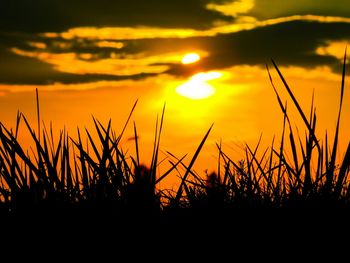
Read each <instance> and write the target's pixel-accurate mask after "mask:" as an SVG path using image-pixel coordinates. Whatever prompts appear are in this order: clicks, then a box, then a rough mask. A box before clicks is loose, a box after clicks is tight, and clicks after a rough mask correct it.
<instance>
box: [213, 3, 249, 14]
mask: <svg viewBox="0 0 350 263" xmlns="http://www.w3.org/2000/svg"><path fill="white" fill-rule="evenodd" d="M254 5H255V0H240V1H234V2H227V3H224V4H219V5H218V4H213V3H211V4H208V5H207V9H209V10H214V11H218V12H220V13H223V14H224V15H227V16H237V14H239V13H241V14H242V13H247V12H248V11H249V10H251V9H252V8H253V7H254Z"/></svg>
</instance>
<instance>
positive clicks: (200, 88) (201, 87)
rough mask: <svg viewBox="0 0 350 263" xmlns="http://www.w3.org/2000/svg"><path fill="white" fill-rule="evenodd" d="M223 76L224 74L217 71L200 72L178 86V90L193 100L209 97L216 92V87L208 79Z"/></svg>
mask: <svg viewBox="0 0 350 263" xmlns="http://www.w3.org/2000/svg"><path fill="white" fill-rule="evenodd" d="M221 76H222V74H221V73H220V72H217V71H212V72H201V73H198V74H196V75H194V76H192V77H191V79H190V80H189V81H187V82H186V83H184V84H182V85H180V86H178V87H177V88H176V92H177V93H178V94H180V95H181V96H184V97H187V98H190V99H193V100H200V99H205V98H208V97H210V96H212V95H213V94H214V93H215V88H214V87H213V86H212V85H211V84H209V83H208V81H210V80H214V79H218V78H220V77H221Z"/></svg>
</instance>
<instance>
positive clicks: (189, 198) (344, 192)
mask: <svg viewBox="0 0 350 263" xmlns="http://www.w3.org/2000/svg"><path fill="white" fill-rule="evenodd" d="M272 64H273V67H274V69H275V70H276V71H277V73H278V75H279V77H280V79H281V80H282V83H283V85H284V88H285V89H286V91H287V93H288V95H289V96H290V98H291V100H292V102H293V106H294V107H295V108H296V109H297V111H298V113H299V116H300V117H301V119H302V121H303V123H304V125H305V128H306V134H305V136H300V135H299V133H297V132H296V131H295V130H294V129H293V128H292V127H293V126H292V121H293V120H291V118H290V115H289V114H288V109H287V104H284V103H283V102H282V99H281V97H280V95H279V93H278V92H277V89H276V87H275V84H274V82H273V79H272V77H271V75H270V70H269V68H267V72H268V75H269V79H270V82H271V86H272V88H273V89H274V91H275V95H276V98H277V101H278V103H279V107H280V109H281V111H282V112H283V116H284V117H283V126H282V127H283V130H282V134H281V138H280V143H279V144H278V145H277V146H275V140H274V141H273V142H272V145H271V147H270V148H269V149H266V150H264V151H263V152H262V154H259V152H260V149H259V148H260V147H259V145H260V140H259V143H258V145H257V146H256V147H254V148H251V147H250V146H248V145H247V146H246V149H245V156H244V157H243V158H242V160H240V161H235V160H232V159H231V158H230V157H229V156H228V155H227V154H226V153H225V152H224V150H223V149H222V146H221V145H220V144H217V149H218V152H219V158H218V170H217V172H216V173H211V174H209V175H206V176H202V177H201V176H198V175H197V174H196V173H195V172H194V171H193V165H194V164H195V162H196V159H197V158H198V156H199V154H200V152H201V149H202V147H203V145H204V144H205V142H206V140H207V138H208V136H209V134H210V131H211V129H212V127H210V128H209V130H208V131H207V132H206V134H205V136H204V137H203V139H202V141H201V142H200V143H199V146H198V148H197V150H196V152H195V153H194V155H193V157H192V159H191V161H190V163H189V164H188V165H187V164H185V162H184V158H185V157H186V155H185V156H183V157H182V158H177V157H175V156H173V155H172V154H171V153H169V152H168V154H169V156H171V157H172V158H171V159H172V160H175V161H170V168H169V169H168V170H167V171H165V172H163V173H162V174H160V172H159V163H160V162H159V159H158V156H159V149H160V140H161V133H162V127H163V120H164V113H165V106H164V108H163V111H162V115H161V117H160V118H159V119H158V118H157V123H156V132H155V140H154V149H153V157H152V161H151V163H150V164H149V166H147V167H146V166H144V165H142V164H141V163H142V162H141V160H140V157H139V142H138V132H137V127H136V125H135V123H134V136H135V150H136V151H135V152H136V154H135V156H127V154H126V153H125V152H124V151H123V150H122V148H121V147H120V141H121V139H122V137H123V134H124V131H125V129H126V127H127V125H129V122H130V119H131V116H132V114H133V111H134V109H135V107H136V104H137V101H136V102H135V104H134V105H133V107H132V109H131V111H130V115H129V116H128V118H127V120H126V123H125V126H124V127H123V129H122V132H121V133H120V134H118V135H117V134H116V132H114V131H113V129H112V124H111V121H109V122H108V124H107V125H105V126H104V125H102V124H101V123H100V122H99V121H98V120H96V119H95V118H93V122H94V126H95V131H96V133H97V137H96V138H94V137H93V136H92V135H91V131H89V130H85V131H84V132H83V133H85V134H84V137H86V138H87V140H86V141H85V140H84V139H83V134H82V131H80V130H79V129H78V131H77V136H76V137H75V138H72V137H70V136H69V135H68V134H67V132H65V131H61V132H60V133H59V136H58V140H55V139H54V134H55V132H54V131H53V129H52V126H50V127H49V129H47V127H46V126H45V125H43V127H41V121H40V109H39V95H38V92H37V93H36V96H37V116H38V124H37V126H38V127H37V131H35V130H34V129H33V128H32V126H31V125H30V123H29V122H28V120H27V119H26V117H25V116H24V115H23V114H22V113H18V115H17V122H16V126H15V129H14V130H10V129H8V128H6V127H5V125H4V124H2V123H0V209H1V213H4V214H9V213H12V214H15V213H22V212H33V211H34V212H43V211H54V212H56V211H90V210H99V211H111V212H115V213H129V212H142V213H151V214H159V213H161V212H162V211H182V210H188V209H189V210H193V211H200V210H209V211H213V210H215V211H229V212H230V211H236V210H237V209H246V208H252V209H255V208H257V209H261V208H262V209H265V208H319V207H328V208H335V207H343V208H347V209H350V203H349V201H350V184H349V168H350V143H349V144H348V146H347V149H346V152H345V155H344V157H343V158H342V159H341V158H339V156H337V149H338V137H339V130H340V119H341V111H342V106H343V97H344V90H345V66H346V55H345V56H344V64H343V72H342V81H341V88H340V103H339V113H338V117H337V124H336V130H335V135H334V138H333V140H332V143H330V142H329V141H330V140H329V138H328V137H327V136H326V138H325V140H320V139H319V138H318V137H317V134H316V123H317V118H316V111H315V109H314V106H313V103H312V105H311V113H310V115H309V117H307V114H305V111H304V110H303V109H302V107H301V106H300V105H299V103H298V99H297V98H296V97H295V96H294V94H293V92H292V89H291V88H290V87H289V85H288V83H287V81H286V80H285V78H284V76H283V75H282V73H281V71H280V69H279V68H278V66H277V65H276V63H275V62H274V61H273V60H272ZM22 123H24V126H25V128H26V129H27V130H28V131H29V133H30V135H31V139H32V141H33V143H34V145H35V147H34V149H32V151H31V152H29V151H26V150H25V149H23V148H22V146H21V144H20V143H19V141H18V134H19V131H20V126H21V125H22ZM287 149H290V150H289V151H287ZM337 160H340V161H339V163H337ZM180 167H181V168H184V169H182V170H183V171H184V172H180V171H181V169H179V168H180ZM169 174H176V175H177V176H179V177H180V180H179V183H178V189H177V191H175V192H174V191H169V190H167V189H160V188H159V183H160V182H161V181H162V180H164V178H166V177H167V176H168V175H169Z"/></svg>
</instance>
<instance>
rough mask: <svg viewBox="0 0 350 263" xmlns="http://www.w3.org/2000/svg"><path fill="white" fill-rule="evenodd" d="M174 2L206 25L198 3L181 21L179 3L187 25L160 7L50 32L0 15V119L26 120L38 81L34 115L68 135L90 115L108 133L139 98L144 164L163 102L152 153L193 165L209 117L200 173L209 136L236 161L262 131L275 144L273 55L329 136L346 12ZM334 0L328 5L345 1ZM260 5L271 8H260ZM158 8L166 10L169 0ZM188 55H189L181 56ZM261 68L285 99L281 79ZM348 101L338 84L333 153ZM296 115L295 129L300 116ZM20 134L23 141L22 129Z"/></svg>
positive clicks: (211, 162) (213, 160)
mask: <svg viewBox="0 0 350 263" xmlns="http://www.w3.org/2000/svg"><path fill="white" fill-rule="evenodd" d="M36 1H38V2H40V1H41V0H36ZM133 1H134V2H138V0H133ZM180 2H181V4H182V5H184V6H186V5H189V6H188V8H189V9H188V10H192V9H190V7H191V8H194V9H193V10H197V9H198V10H202V11H203V12H204V13H205V14H209V15H210V16H212V20H211V21H206V19H207V18H206V17H205V16H204V15H203V16H202V13H200V14H199V13H198V14H196V12H194V11H193V13H191V12H192V11H191V12H190V11H188V12H189V13H188V17H187V16H186V15H187V13H186V12H187V11H186V12H184V14H183V18H184V19H183V21H187V22H186V23H187V24H186V25H185V24H180V22H179V25H170V24H169V23H170V22H171V21H170V20H169V21H170V22H169V21H168V20H167V17H166V15H167V14H166V13H165V14H164V17H162V16H161V14H159V21H156V22H154V21H153V20H152V19H151V18H150V17H152V16H150V17H148V16H147V15H145V16H144V17H142V18H143V19H144V20H142V21H141V22H138V24H132V23H131V22H130V23H131V24H128V23H127V22H128V21H127V20H125V21H121V20H120V21H119V20H118V21H117V20H116V21H114V20H113V19H114V18H113V17H112V18H111V20H108V21H107V20H106V21H105V22H104V18H103V17H102V18H101V17H100V16H98V14H96V24H93V23H92V24H91V23H90V21H85V20H84V17H83V16H82V18H81V19H82V20H81V21H78V20H77V21H70V22H69V21H68V20H67V22H66V24H62V25H60V26H59V27H58V25H56V24H52V25H51V24H48V25H51V26H52V27H48V28H39V26H38V25H35V23H34V22H33V25H32V26H31V27H29V26H30V25H28V28H25V27H23V25H22V24H20V23H19V22H18V24H16V23H15V22H13V23H14V24H11V23H7V24H8V25H9V26H8V28H6V25H7V24H6V23H5V24H4V23H3V25H2V26H0V34H1V35H2V36H4V39H5V40H4V41H3V42H1V43H0V70H1V72H3V74H2V75H1V76H0V120H1V122H3V123H4V124H5V125H7V126H10V127H13V126H14V124H15V120H16V112H17V110H20V111H21V112H23V113H24V114H25V115H26V116H28V117H29V119H30V120H31V122H32V123H33V125H34V124H35V123H36V115H35V88H38V89H39V93H40V107H41V113H42V120H43V121H44V122H45V123H46V124H47V125H48V124H49V123H50V121H52V122H53V124H54V127H55V128H56V130H57V131H58V130H59V129H62V128H63V127H66V128H67V129H68V131H69V133H70V135H71V136H72V137H73V138H74V137H75V136H76V128H77V127H80V128H84V127H87V128H88V129H93V121H92V118H91V116H92V115H93V116H95V117H96V118H97V119H99V120H101V121H102V122H103V123H107V121H108V120H109V118H111V119H112V122H113V126H114V129H115V130H116V131H117V132H120V131H121V129H122V127H123V124H124V122H125V120H126V118H127V116H128V113H129V111H130V110H131V108H132V105H133V104H134V102H135V101H136V100H137V99H138V100H139V102H138V105H137V108H136V110H135V112H134V114H133V117H132V121H135V122H136V125H137V128H138V132H139V135H140V144H141V158H142V160H143V162H144V163H146V164H147V163H149V162H150V157H151V152H152V149H153V140H154V133H155V123H156V117H157V114H158V115H160V114H161V111H162V107H163V105H164V103H166V111H165V121H164V129H163V136H162V139H161V151H162V154H161V156H160V159H163V158H168V156H167V155H166V154H165V153H166V151H169V152H171V153H173V154H175V155H176V156H178V157H182V156H183V155H184V154H186V153H188V154H189V157H188V159H187V160H186V161H187V162H189V160H190V157H191V156H192V155H193V154H194V152H195V150H196V147H197V146H198V144H199V143H200V141H201V139H202V138H203V136H204V134H205V133H206V131H207V130H208V128H209V127H210V125H211V124H212V123H214V128H213V130H212V133H211V134H210V136H209V138H208V141H207V143H206V145H205V147H204V149H203V151H202V152H201V155H200V158H199V160H198V162H197V164H196V166H195V168H196V170H197V171H198V172H199V173H203V171H205V170H206V169H208V170H209V171H211V170H215V169H216V167H217V149H216V146H215V144H216V143H218V142H220V141H222V144H223V149H224V151H226V152H228V153H229V154H230V156H232V158H233V159H240V158H244V152H243V151H242V149H241V146H244V144H245V143H247V144H249V145H251V146H253V147H254V146H255V144H256V143H257V142H258V140H259V137H260V135H261V134H263V139H262V148H261V149H262V150H263V149H265V148H266V147H268V146H269V145H270V143H271V141H272V138H273V136H274V135H276V136H277V141H279V140H280V137H279V135H280V132H281V129H282V121H283V116H282V113H281V111H280V109H279V106H278V102H277V100H276V97H275V95H274V92H273V89H272V87H271V85H270V83H269V78H268V74H267V70H266V68H265V63H269V61H270V58H271V57H272V58H274V59H275V60H276V62H277V64H278V65H279V66H280V69H281V71H282V72H283V74H284V76H285V77H286V79H287V81H288V83H289V84H290V86H291V87H292V89H293V92H295V95H296V97H297V98H298V100H299V102H300V103H301V105H302V106H303V108H304V109H305V111H306V112H307V113H308V112H309V107H310V103H311V96H312V92H313V90H314V92H315V105H316V108H317V116H318V135H319V136H320V138H323V137H324V135H325V131H326V130H327V131H328V132H329V133H330V134H332V132H333V131H334V128H335V122H336V116H337V111H338V105H339V93H340V84H341V74H340V72H341V64H342V58H343V54H344V49H345V47H346V45H348V44H349V43H350V42H349V40H350V32H349V30H348V29H349V24H350V17H348V16H347V15H345V14H344V12H343V11H342V9H341V8H335V7H332V6H330V5H329V4H327V1H320V2H319V3H318V6H317V4H315V3H314V2H312V1H306V2H305V5H303V6H302V5H296V4H293V3H294V2H293V3H292V1H287V2H288V3H289V4H288V9H286V7H285V6H282V5H280V4H278V3H274V4H273V3H272V2H276V1H272V0H266V1H261V2H259V3H258V1H254V0H239V1H234V0H232V1H227V2H226V3H224V4H223V3H222V1H215V0H212V1H210V0H207V1H204V2H205V3H206V5H204V6H203V5H202V4H199V2H198V3H197V1H193V2H191V4H189V3H186V1H180ZM262 2H264V3H266V5H264V4H263V3H262ZM270 2H271V3H270ZM335 2H336V3H335V6H337V4H341V3H342V1H340V0H339V1H335ZM268 3H270V7H272V8H270V9H269V8H267V7H268ZM65 4H67V5H69V3H68V1H63V2H62V5H65ZM96 5H97V3H96ZM150 5H153V2H152V1H151V2H150ZM160 5H161V6H160V7H159V8H160V9H161V8H163V7H164V8H165V9H164V10H167V9H166V5H165V4H164V6H162V5H163V4H160ZM169 5H170V4H169ZM192 5H193V6H192ZM6 8H8V9H9V10H10V8H11V7H9V6H8V7H6ZM111 8H112V7H111ZM196 8H197V9H196ZM91 10H93V9H91ZM91 10H86V12H90V11H91ZM136 11H137V10H136ZM136 11H135V12H136ZM202 11H201V12H202ZM91 12H92V11H91ZM96 12H97V11H96ZM130 12H131V11H130ZM145 12H146V11H145ZM147 12H150V14H151V13H152V12H156V11H154V8H153V9H150V10H148V11H147ZM173 12H176V10H175V9H174V10H173ZM204 13H203V14H204ZM0 14H1V13H0ZM171 14H172V13H171ZM171 14H168V15H171ZM62 15H64V14H62ZM191 15H193V17H192V16H191ZM197 16H198V17H197ZM196 17H197V18H198V21H202V20H203V21H202V22H203V24H202V25H203V26H200V25H198V24H196V23H195V20H194V21H192V20H191V19H192V18H193V19H195V18H196ZM185 18H186V19H187V20H186V19H185ZM3 19H5V18H3ZM8 19H9V18H8ZM99 19H101V21H102V22H101V21H100V20H99ZM106 19H107V18H106ZM115 19H117V18H115ZM140 19H141V18H140ZM162 19H163V20H162ZM188 19H190V20H188ZM204 20H205V21H206V22H205V21H204ZM6 21H7V20H6ZM8 21H10V20H8ZM48 21H49V20H48ZM57 21H58V20H57ZM98 21H99V22H98ZM70 23H71V24H70ZM101 23H102V24H101ZM205 23H207V24H205ZM56 26H57V28H56ZM12 27H13V28H12ZM188 54H192V56H190V57H187V59H186V55H188ZM269 66H270V69H271V72H272V74H273V79H274V81H275V83H276V85H277V87H278V90H279V91H280V92H281V96H282V98H283V100H287V99H288V97H287V94H286V93H285V91H284V89H283V85H282V83H281V82H280V80H279V78H278V76H277V74H276V73H275V71H274V70H273V68H272V66H271V65H270V64H269ZM1 72H0V73H1ZM347 87H348V85H347ZM288 105H289V106H288V107H289V110H290V113H291V116H296V115H295V109H294V107H293V105H292V103H291V101H290V100H289V102H288ZM349 105H350V92H348V90H347V89H346V90H345V100H344V106H345V107H344V111H343V122H342V125H341V130H342V133H341V137H340V140H341V147H340V154H343V152H342V151H344V150H345V147H346V146H347V145H345V144H346V143H347V142H348V140H349V133H347V132H346V131H348V130H349V129H350V123H349V122H347V121H346V120H347V119H349V118H350V106H349ZM293 122H294V123H295V124H296V125H297V126H298V129H299V132H300V134H303V130H304V126H302V124H301V121H300V120H299V118H293ZM21 136H22V140H23V143H25V144H26V143H27V142H26V138H27V137H26V134H25V133H23V134H22V135H21ZM132 136H133V127H132V123H131V125H129V127H128V130H127V132H126V134H125V136H124V140H123V141H122V144H121V145H122V147H123V148H124V149H125V150H129V152H130V154H133V151H134V145H133V142H132V141H130V140H128V138H131V137H132Z"/></svg>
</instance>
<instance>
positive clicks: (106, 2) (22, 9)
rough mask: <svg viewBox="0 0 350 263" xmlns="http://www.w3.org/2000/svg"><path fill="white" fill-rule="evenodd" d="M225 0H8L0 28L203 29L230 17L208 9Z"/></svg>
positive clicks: (0, 12)
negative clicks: (211, 4)
mask: <svg viewBox="0 0 350 263" xmlns="http://www.w3.org/2000/svg"><path fill="white" fill-rule="evenodd" d="M222 2H225V0H176V1H168V0H166V1H159V0H147V1H146V0H100V1H91V0H90V1H89V0H88V1H87V0H74V1H71V0H50V1H48V0H32V1H28V0H10V1H2V3H1V8H0V31H6V32H11V31H17V32H58V31H63V30H66V29H68V28H72V27H80V26H95V27H101V26H138V25H142V26H156V27H186V28H188V27H189V28H207V27H210V26H211V25H212V24H213V22H215V21H218V20H222V21H230V20H232V17H227V16H224V15H223V14H221V13H219V12H216V11H213V10H208V9H206V8H205V6H206V4H208V3H222Z"/></svg>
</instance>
